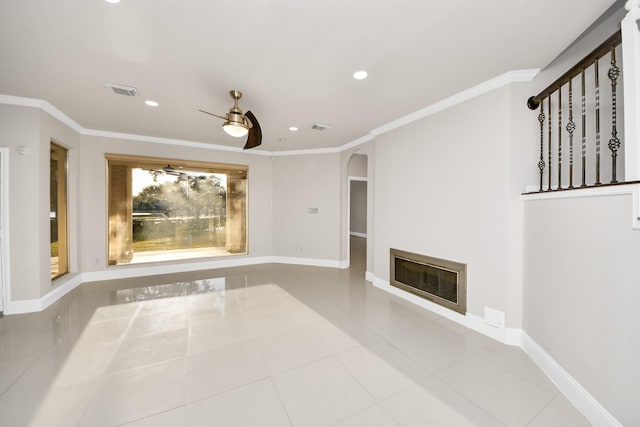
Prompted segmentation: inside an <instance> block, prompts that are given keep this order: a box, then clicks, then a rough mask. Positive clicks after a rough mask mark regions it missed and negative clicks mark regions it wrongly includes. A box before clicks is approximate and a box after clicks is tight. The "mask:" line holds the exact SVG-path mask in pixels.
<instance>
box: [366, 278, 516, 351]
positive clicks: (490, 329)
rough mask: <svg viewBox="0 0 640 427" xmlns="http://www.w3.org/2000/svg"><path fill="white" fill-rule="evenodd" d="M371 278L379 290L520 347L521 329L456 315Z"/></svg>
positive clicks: (469, 314)
mask: <svg viewBox="0 0 640 427" xmlns="http://www.w3.org/2000/svg"><path fill="white" fill-rule="evenodd" d="M369 275H370V276H369ZM369 277H371V279H372V280H371V282H372V283H373V285H374V286H375V287H377V288H380V289H382V290H384V291H387V292H389V293H391V294H393V295H396V296H398V297H400V298H402V299H404V300H407V301H409V302H411V303H413V304H415V305H418V306H420V307H422V308H425V309H427V310H429V311H432V312H434V313H436V314H439V315H440V316H442V317H445V318H447V319H449V320H452V321H454V322H456V323H459V324H461V325H463V326H466V327H467V328H469V329H473V330H474V331H476V332H479V333H481V334H483V335H486V336H488V337H490V338H493V339H494V340H496V341H500V342H501V343H503V344H507V345H515V346H519V345H520V335H521V330H520V329H514V328H497V327H494V326H491V325H488V324H487V323H486V322H485V321H484V319H483V318H482V317H480V316H476V315H475V314H471V313H467V314H466V315H462V314H460V313H456V312H455V311H452V310H450V309H448V308H445V307H443V306H441V305H438V304H435V303H433V302H431V301H427V300H426V299H424V298H420V297H418V296H416V295H414V294H412V293H410V292H406V291H403V290H402V289H399V288H396V287H395V286H391V285H390V284H389V282H388V281H387V280H383V279H380V278H378V277H376V276H375V275H373V274H370V273H369V272H367V280H369Z"/></svg>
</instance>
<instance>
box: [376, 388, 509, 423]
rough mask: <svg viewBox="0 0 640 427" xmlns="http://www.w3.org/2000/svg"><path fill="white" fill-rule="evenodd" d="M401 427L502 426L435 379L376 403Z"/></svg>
mask: <svg viewBox="0 0 640 427" xmlns="http://www.w3.org/2000/svg"><path fill="white" fill-rule="evenodd" d="M380 406H381V407H382V408H383V409H384V410H385V412H386V413H387V414H389V415H390V416H391V418H393V419H394V420H395V421H396V423H398V425H399V426H401V427H417V426H430V427H431V426H433V427H439V426H451V427H494V426H495V427H498V426H502V427H504V426H505V425H504V424H503V423H501V422H500V421H498V420H497V419H495V418H493V417H492V416H491V415H489V414H488V413H486V412H485V411H483V410H482V409H481V408H479V407H478V406H476V405H475V404H474V403H473V402H471V401H469V400H467V399H466V398H464V397H463V396H462V395H460V394H459V393H457V392H455V391H454V390H453V389H451V388H450V387H448V386H447V385H445V384H443V383H442V382H441V381H440V380H438V379H437V378H435V377H429V378H427V379H425V380H423V381H421V382H420V383H418V384H416V385H412V386H410V387H408V388H406V389H404V390H403V391H401V392H398V393H396V394H394V395H393V396H391V397H389V398H387V399H385V400H383V401H382V402H380Z"/></svg>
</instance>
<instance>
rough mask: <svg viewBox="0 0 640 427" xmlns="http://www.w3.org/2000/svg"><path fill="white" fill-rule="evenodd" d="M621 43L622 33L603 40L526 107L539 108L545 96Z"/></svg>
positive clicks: (528, 102) (530, 100) (531, 99)
mask: <svg viewBox="0 0 640 427" xmlns="http://www.w3.org/2000/svg"><path fill="white" fill-rule="evenodd" d="M621 42H622V32H621V31H620V30H618V31H616V32H615V34H613V35H612V36H611V37H609V38H608V39H607V40H605V41H604V42H603V43H602V44H601V45H600V46H598V47H597V48H595V49H594V50H593V51H592V52H591V53H589V54H588V55H587V56H585V57H584V58H583V59H582V61H580V62H578V63H577V64H576V65H574V66H573V67H572V68H571V69H570V70H569V71H567V72H566V73H564V74H563V75H562V76H560V77H559V78H558V79H557V80H556V81H555V82H553V83H551V84H550V85H549V86H548V87H547V88H546V89H544V90H543V91H542V92H540V93H539V94H538V95H536V96H532V97H530V98H529V99H528V100H527V107H529V109H531V110H535V109H537V108H538V107H539V106H540V102H541V101H542V100H543V99H545V98H546V97H547V96H549V95H551V94H552V93H554V92H555V91H556V90H558V89H560V88H561V87H562V86H563V85H564V84H565V83H567V82H568V81H569V80H571V79H573V78H574V77H576V76H577V75H578V74H580V73H581V72H582V70H584V69H586V68H587V67H589V66H590V65H591V64H593V63H594V62H595V61H596V60H597V59H600V58H601V57H603V56H604V55H606V54H607V53H609V52H610V51H611V48H612V47H615V46H617V45H619V44H620V43H621Z"/></svg>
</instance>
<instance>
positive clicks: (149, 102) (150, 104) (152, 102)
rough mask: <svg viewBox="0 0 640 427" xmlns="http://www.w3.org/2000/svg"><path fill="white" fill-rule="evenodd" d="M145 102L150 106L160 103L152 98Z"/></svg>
mask: <svg viewBox="0 0 640 427" xmlns="http://www.w3.org/2000/svg"><path fill="white" fill-rule="evenodd" d="M144 103H145V104H147V105H148V106H149V107H157V106H158V105H160V104H158V103H157V102H156V101H151V100H150V99H148V100H146V101H144Z"/></svg>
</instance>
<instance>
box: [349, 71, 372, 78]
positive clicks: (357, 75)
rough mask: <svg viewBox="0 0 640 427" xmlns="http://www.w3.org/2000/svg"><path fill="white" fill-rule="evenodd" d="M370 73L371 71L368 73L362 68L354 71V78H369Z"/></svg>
mask: <svg viewBox="0 0 640 427" xmlns="http://www.w3.org/2000/svg"><path fill="white" fill-rule="evenodd" d="M368 75H369V73H367V72H366V71H364V70H360V71H356V72H355V73H353V78H354V79H356V80H364V79H366V78H367V76H368Z"/></svg>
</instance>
